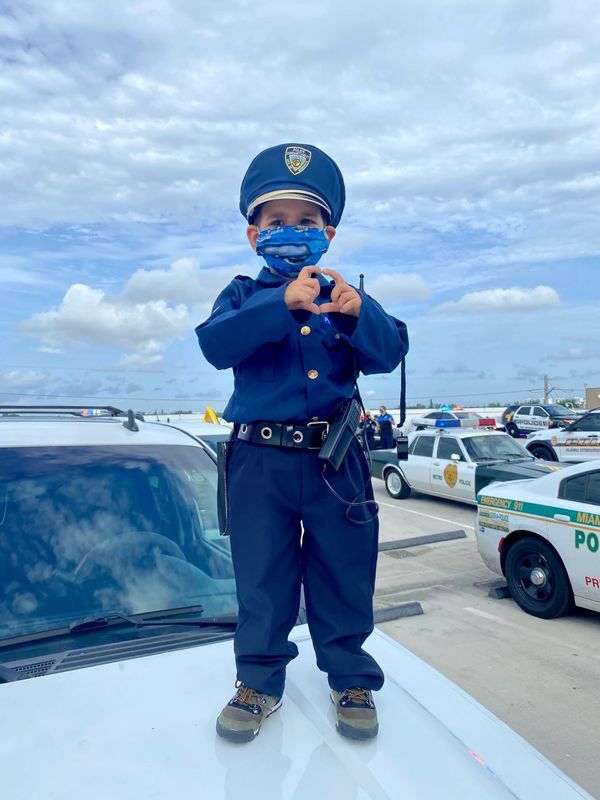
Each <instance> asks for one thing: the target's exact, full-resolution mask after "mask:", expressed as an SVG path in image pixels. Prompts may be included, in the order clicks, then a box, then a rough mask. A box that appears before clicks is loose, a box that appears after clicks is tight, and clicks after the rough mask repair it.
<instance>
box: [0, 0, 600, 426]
mask: <svg viewBox="0 0 600 800" xmlns="http://www.w3.org/2000/svg"><path fill="white" fill-rule="evenodd" d="M599 39H600V3H598V2H597V0H572V2H570V3H564V2H559V1H557V0H530V1H529V2H527V3H523V2H521V1H520V0H517V1H515V2H513V0H495V1H494V2H492V3H488V4H481V3H479V2H477V1H476V0H468V1H467V0H445V1H444V2H442V0H439V1H436V0H431V1H430V2H428V3H423V2H416V1H415V2H413V0H380V2H378V3H372V4H366V5H365V4H360V5H357V4H356V5H355V4H348V3H347V2H345V0H330V2H328V3H323V2H322V0H303V2H302V3H301V4H299V5H298V6H295V5H293V4H285V3H283V4H281V3H279V4H276V3H273V2H265V1H264V0H252V1H251V2H249V1H248V2H247V1H246V0H228V2H227V3H220V4H219V3H214V2H206V1H205V0H170V2H168V1H167V0H131V2H128V3H123V2H122V0H121V1H120V2H114V0H103V1H102V2H101V3H99V2H96V0H31V1H30V2H6V1H4V2H2V0H0V197H1V198H2V203H1V209H2V214H1V216H0V404H2V403H4V404H9V403H31V404H34V403H69V404H71V403H72V404H84V405H99V404H113V405H117V406H120V407H133V408H136V409H145V410H147V411H150V410H154V409H158V410H165V411H172V410H175V409H191V410H194V411H202V410H204V408H205V407H206V406H207V405H212V406H214V407H216V408H217V409H222V408H223V407H224V405H225V403H226V401H227V399H228V397H229V395H230V393H231V389H232V383H233V381H232V375H231V372H230V371H217V370H215V369H214V368H213V367H212V366H211V365H210V364H208V363H207V362H206V361H205V360H204V358H203V356H202V354H201V352H200V350H199V348H198V344H197V339H196V336H195V333H194V328H195V326H196V325H198V324H199V323H200V322H201V321H202V320H204V319H205V318H206V317H207V316H208V315H209V314H210V310H211V307H212V304H213V302H214V300H215V298H216V296H217V294H218V293H219V291H220V290H221V288H223V287H224V286H225V285H226V284H227V283H228V282H229V281H230V280H231V279H232V278H233V277H234V276H235V275H237V274H245V275H250V276H254V275H256V274H257V272H258V271H259V269H260V267H261V261H260V259H259V258H258V257H257V256H256V255H255V254H254V253H253V251H252V250H251V249H250V247H249V245H248V243H247V240H246V237H245V227H246V223H245V221H244V219H243V217H242V216H241V214H240V212H239V209H238V200H239V186H240V182H241V179H242V176H243V174H244V172H245V170H246V168H247V166H248V164H249V163H250V161H251V159H252V158H253V157H254V156H255V155H256V153H258V152H259V151H260V150H262V149H263V148H265V147H269V146H271V145H274V144H278V143H280V142H298V143H308V144H313V145H316V146H318V147H320V148H322V149H324V150H325V151H326V152H328V153H329V154H330V155H331V156H332V157H333V158H334V159H335V160H336V162H337V163H338V164H339V166H340V168H341V170H342V172H343V174H344V177H345V182H346V189H347V204H346V210H345V212H344V216H343V218H342V221H341V223H340V225H339V227H338V230H337V236H336V238H335V241H334V242H333V243H332V247H331V249H330V251H329V252H328V253H327V255H326V256H325V257H324V258H323V260H322V262H321V264H322V265H323V266H330V267H332V268H334V269H336V270H338V271H339V272H341V274H342V275H343V276H344V278H345V279H346V280H347V281H348V282H350V283H355V284H357V282H358V276H359V274H360V273H363V274H364V276H365V288H366V290H367V292H368V293H369V294H370V295H372V296H373V297H374V298H375V299H377V300H378V301H379V302H381V303H382V304H383V305H384V307H385V308H386V310H387V311H389V313H391V314H393V315H394V316H396V317H398V318H400V319H402V320H404V321H405V322H406V324H407V325H408V330H409V336H410V341H411V347H410V352H409V354H408V356H407V360H406V369H407V400H408V402H409V404H410V403H425V404H428V403H429V401H430V400H433V402H434V404H436V405H437V404H441V403H449V402H453V403H458V404H461V405H484V404H485V403H486V402H492V401H497V402H505V403H508V402H512V401H518V400H526V399H528V398H531V397H539V396H541V395H542V389H543V381H544V375H547V376H548V377H549V380H550V384H551V386H553V387H556V388H555V392H554V393H553V394H554V395H555V396H563V397H564V396H574V395H575V396H582V395H583V394H584V385H586V384H588V385H590V386H600V314H599V300H600V271H599V267H600V259H599V256H600V224H599V221H598V217H599V212H600V48H598V41H599ZM399 383H400V381H399V376H398V373H397V372H396V373H394V374H392V375H380V376H369V377H364V378H361V381H360V386H361V391H362V393H363V396H364V398H365V401H366V402H367V404H368V405H370V406H375V405H378V404H379V403H385V404H387V405H388V406H394V405H397V402H398V401H397V398H398V394H399Z"/></svg>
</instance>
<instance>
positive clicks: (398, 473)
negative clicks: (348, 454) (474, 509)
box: [371, 420, 560, 505]
mask: <svg viewBox="0 0 600 800" xmlns="http://www.w3.org/2000/svg"><path fill="white" fill-rule="evenodd" d="M408 438H409V446H408V460H407V461H402V462H400V461H398V460H397V458H396V454H395V453H394V452H393V451H391V450H383V451H375V452H373V453H372V454H371V462H372V474H373V477H375V478H381V479H382V480H383V481H385V488H386V490H387V493H388V494H389V495H390V496H391V497H395V498H397V499H404V498H406V497H408V496H409V495H410V493H411V491H413V490H414V491H417V492H422V493H424V494H432V495H436V496H438V497H444V498H446V499H447V500H459V501H461V502H463V503H471V504H473V505H475V503H476V496H477V492H479V491H480V490H481V489H482V488H483V487H484V486H486V485H487V484H488V483H491V482H492V481H499V480H503V481H506V480H521V479H522V478H528V477H538V476H540V475H547V474H548V472H550V471H552V470H556V469H559V468H560V467H559V466H558V465H557V464H549V463H547V462H545V461H540V460H538V459H535V458H534V457H533V456H532V455H531V453H529V452H528V451H527V450H526V449H525V447H523V445H522V444H521V443H520V442H517V441H515V440H514V439H513V438H512V437H510V436H509V435H508V434H507V433H502V432H499V431H486V430H480V429H466V430H465V429H461V428H460V427H459V426H458V423H457V422H456V421H451V420H448V421H446V420H439V421H438V427H437V428H436V429H435V430H424V431H419V432H416V433H411V434H409V437H408Z"/></svg>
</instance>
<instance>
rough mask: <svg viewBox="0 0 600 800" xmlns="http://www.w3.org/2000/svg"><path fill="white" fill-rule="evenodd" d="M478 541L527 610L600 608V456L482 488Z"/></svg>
mask: <svg viewBox="0 0 600 800" xmlns="http://www.w3.org/2000/svg"><path fill="white" fill-rule="evenodd" d="M477 500H478V506H477V544H478V547H479V552H480V553H481V557H482V558H483V560H484V561H485V563H486V564H487V566H488V567H489V568H490V569H491V570H493V571H494V572H497V573H498V574H500V575H505V576H506V580H507V583H508V588H509V590H510V593H511V595H512V596H513V598H514V599H515V600H516V602H517V603H518V604H519V605H520V606H521V608H522V609H523V610H524V611H527V612H528V613H529V614H533V615H535V616H537V617H544V618H546V619H548V618H551V617H558V616H561V615H563V614H566V613H567V612H568V611H569V610H570V608H571V607H572V606H573V604H574V605H577V606H581V607H582V608H589V609H592V610H594V611H600V461H593V462H591V463H588V464H576V465H574V466H571V467H566V468H565V469H562V470H560V471H559V472H554V473H552V474H550V475H546V476H545V477H542V478H537V479H536V480H523V481H515V482H512V483H496V484H493V485H491V486H487V487H485V489H484V490H483V491H482V492H481V493H480V494H479V496H478V498H477Z"/></svg>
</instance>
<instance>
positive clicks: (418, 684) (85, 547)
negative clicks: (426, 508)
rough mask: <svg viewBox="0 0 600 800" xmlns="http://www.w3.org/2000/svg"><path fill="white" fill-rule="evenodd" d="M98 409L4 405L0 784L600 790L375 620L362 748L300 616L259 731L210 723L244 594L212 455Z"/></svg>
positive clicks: (307, 792)
mask: <svg viewBox="0 0 600 800" xmlns="http://www.w3.org/2000/svg"><path fill="white" fill-rule="evenodd" d="M98 411H99V413H97V414H95V413H94V414H91V415H89V417H87V416H86V418H84V417H83V416H82V410H81V409H73V408H69V409H66V408H63V409H61V410H60V411H59V410H58V409H56V408H54V409H49V408H45V409H37V410H33V409H28V410H25V409H23V408H18V407H15V408H11V409H7V408H0V581H1V584H0V585H1V586H2V595H1V596H0V703H1V707H2V725H3V729H4V731H5V734H4V735H3V736H2V737H0V775H1V776H2V777H1V786H2V798H6V800H25V799H26V798H27V799H30V798H31V799H32V800H37V798H41V797H44V798H47V800H75V799H76V798H81V797H82V795H83V796H85V798H86V800H106V799H107V798H111V800H148V798H153V800H172V798H175V797H177V798H195V797H198V796H199V793H200V794H201V795H206V796H209V797H211V798H215V800H224V799H225V798H229V799H230V800H241V798H254V797H259V796H260V797H261V798H264V800H270V799H273V800H275V798H277V799H278V800H292V799H293V800H314V798H315V797H326V796H331V795H332V790H331V786H332V780H334V781H335V785H336V786H337V787H338V789H339V788H340V787H341V791H342V794H343V795H344V796H347V797H355V796H356V797H358V796H361V797H365V798H373V799H375V798H382V797H396V796H397V793H398V786H404V787H409V788H410V797H411V798H412V800H431V798H433V797H441V796H445V797H450V796H452V797H460V798H461V800H479V799H480V798H482V797H485V798H489V800H509V799H510V800H514V798H518V799H519V800H537V799H538V798H539V796H540V794H542V795H543V796H544V797H547V798H556V799H557V800H559V799H560V800H591V798H590V797H589V795H588V794H587V793H586V792H584V791H583V790H582V789H580V788H579V787H578V786H576V785H575V784H574V783H573V782H572V781H571V780H570V779H569V778H567V776H565V775H564V774H563V773H562V772H560V770H558V769H557V768H556V767H554V766H553V765H552V764H550V763H549V762H548V761H547V760H546V759H544V757H543V756H542V755H541V754H540V753H538V752H537V751H536V750H535V749H534V748H533V747H531V746H530V745H529V744H528V743H527V742H525V741H524V740H523V739H521V738H520V737H519V736H517V735H516V734H515V733H514V732H513V731H511V730H510V728H508V727H507V726H506V725H505V724H504V723H502V722H500V720H498V719H497V718H496V717H494V716H493V715H492V714H491V713H490V712H489V711H487V710H486V709H485V708H483V707H482V706H481V705H479V704H478V703H477V702H476V701H475V700H474V699H473V698H471V697H469V696H468V695H467V694H466V693H465V692H463V691H461V690H460V689H459V688H458V687H457V686H455V685H454V684H452V683H451V682H450V681H448V680H447V679H446V678H444V677H443V676H442V675H440V673H438V672H436V671H435V670H434V669H432V668H431V667H430V666H429V665H427V664H426V663H425V662H423V661H421V660H420V659H419V658H417V657H416V656H415V655H413V654H412V653H411V652H409V651H408V650H406V649H405V648H404V647H402V646H401V645H399V644H397V643H396V642H394V641H392V640H391V639H389V638H388V637H387V636H385V635H384V634H383V633H381V632H380V631H378V630H375V631H374V633H373V634H372V635H371V636H370V638H369V640H368V642H367V644H366V646H367V647H368V648H369V651H370V652H371V653H373V655H374V657H375V658H376V659H377V661H378V663H379V664H380V665H381V667H382V669H383V671H384V673H385V675H386V678H387V680H386V683H385V685H384V687H383V689H382V691H381V692H380V693H379V694H378V700H379V703H378V705H379V719H380V724H381V728H382V733H381V734H380V736H379V738H378V739H377V740H374V741H371V742H369V743H368V746H357V745H356V744H355V743H354V742H351V741H350V740H347V739H344V738H343V737H341V736H339V734H338V733H337V732H336V730H335V715H334V716H333V717H332V710H333V706H332V705H331V703H330V702H329V700H328V687H327V681H326V679H325V677H324V676H323V675H321V674H320V673H319V672H318V670H317V669H316V666H315V663H314V651H313V648H312V644H311V641H310V636H309V633H308V629H307V626H306V625H298V626H297V627H296V628H294V630H293V631H292V633H291V635H290V639H291V640H293V641H294V642H295V643H296V644H297V646H298V649H299V657H298V658H296V659H295V660H294V661H293V662H292V664H291V665H290V667H289V668H288V678H287V684H286V694H285V697H284V702H283V707H282V709H281V711H279V712H278V714H277V715H276V716H275V717H274V718H273V719H272V720H269V721H268V722H267V723H266V724H265V725H264V726H263V729H262V730H261V732H260V736H259V737H258V739H257V740H256V741H255V742H254V743H252V744H249V745H244V746H236V745H233V744H231V743H230V742H226V741H224V740H222V739H220V738H219V737H217V736H216V734H215V730H214V725H215V718H216V716H217V714H218V713H219V711H220V710H221V707H222V705H223V702H224V700H225V699H226V698H227V697H230V696H231V695H232V694H233V691H234V689H233V677H234V675H233V671H234V656H233V646H232V641H231V637H232V635H233V629H234V626H235V613H236V611H237V608H236V600H235V581H234V579H233V576H232V571H231V559H230V554H229V544H228V539H227V538H223V537H219V536H218V533H217V518H216V517H217V515H216V467H215V463H214V460H213V458H212V457H211V455H210V454H209V452H208V450H207V449H206V448H205V447H203V446H202V445H201V444H200V442H199V441H198V440H196V439H195V438H193V437H191V436H189V435H188V434H186V433H184V432H182V431H180V430H177V429H176V428H173V427H169V426H167V425H159V424H157V423H150V422H144V421H143V420H141V419H139V418H136V416H135V415H134V414H133V412H128V413H126V414H123V413H122V412H120V411H119V410H118V409H101V410H98ZM398 720H402V728H403V730H406V731H410V736H409V737H408V738H406V740H405V741H404V744H403V747H402V748H401V750H400V751H399V750H398V735H397V734H398V730H399V729H398ZM32 748H33V750H32ZM432 752H434V753H435V754H436V759H437V760H438V761H439V760H440V759H441V760H442V761H443V766H444V768H443V770H434V769H431V758H432V756H431V754H432ZM32 753H33V755H32ZM257 764H259V765H260V764H266V765H268V770H267V773H265V774H268V780H266V781H265V780H263V779H258V781H257V780H256V778H255V777H254V778H253V777H252V776H256V774H257V772H256V769H257ZM249 776H250V778H249ZM449 786H450V787H457V788H456V792H457V793H454V794H453V793H452V791H453V790H451V791H450V794H449V793H448V792H449V790H448V787H449ZM334 794H335V792H334Z"/></svg>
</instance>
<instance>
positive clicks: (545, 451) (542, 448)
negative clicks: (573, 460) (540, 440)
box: [527, 444, 558, 461]
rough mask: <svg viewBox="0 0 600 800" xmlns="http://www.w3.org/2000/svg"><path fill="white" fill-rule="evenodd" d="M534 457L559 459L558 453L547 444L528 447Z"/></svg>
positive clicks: (550, 459) (548, 459) (549, 459)
mask: <svg viewBox="0 0 600 800" xmlns="http://www.w3.org/2000/svg"><path fill="white" fill-rule="evenodd" d="M527 449H528V450H529V452H530V453H531V455H532V456H533V457H534V458H543V459H545V460H546V461H558V458H557V457H556V453H555V452H554V450H553V449H552V448H551V447H547V446H546V445H545V444H533V445H531V447H528V448H527Z"/></svg>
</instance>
